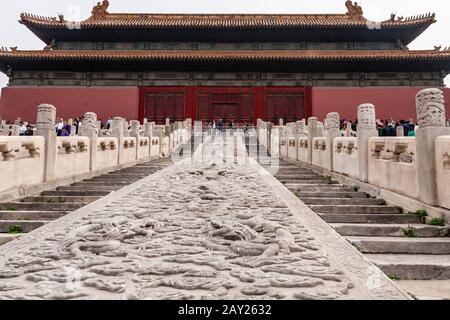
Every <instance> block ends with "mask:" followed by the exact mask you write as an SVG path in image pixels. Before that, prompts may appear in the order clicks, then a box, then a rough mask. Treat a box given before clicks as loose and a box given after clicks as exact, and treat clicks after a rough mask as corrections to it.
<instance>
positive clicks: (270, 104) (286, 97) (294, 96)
mask: <svg viewBox="0 0 450 320" xmlns="http://www.w3.org/2000/svg"><path fill="white" fill-rule="evenodd" d="M264 100H265V110H266V120H267V121H271V122H274V123H276V122H278V120H279V119H284V121H285V122H294V121H297V120H301V119H303V118H305V117H306V109H305V94H304V93H303V92H282V91H277V92H266V94H265V99H264Z"/></svg>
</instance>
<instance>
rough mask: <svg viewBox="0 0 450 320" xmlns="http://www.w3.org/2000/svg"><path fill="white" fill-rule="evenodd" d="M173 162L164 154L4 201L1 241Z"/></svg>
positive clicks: (44, 222)
mask: <svg viewBox="0 0 450 320" xmlns="http://www.w3.org/2000/svg"><path fill="white" fill-rule="evenodd" d="M169 165H171V160H170V159H169V158H161V159H157V160H153V161H149V162H145V163H141V164H137V165H135V166H133V167H129V168H125V169H121V170H118V171H114V172H111V173H108V174H104V175H101V176H98V177H94V178H92V179H89V180H84V181H81V182H77V183H74V184H72V185H70V186H65V187H59V188H57V189H56V190H52V191H44V192H42V193H41V194H39V195H36V196H32V197H25V198H22V199H18V200H17V201H13V202H7V203H0V245H2V244H4V243H6V242H8V241H11V240H13V239H15V238H17V237H20V236H21V235H22V234H23V233H27V232H30V231H33V230H35V229H37V228H39V227H41V226H43V225H44V224H46V223H48V222H49V221H52V220H55V219H58V218H60V217H62V216H64V215H66V214H68V213H69V212H71V211H74V210H77V209H79V208H81V207H84V206H86V205H87V204H89V203H91V202H93V201H96V200H98V199H100V198H102V197H104V196H106V195H108V194H110V193H111V192H114V191H116V190H118V189H121V188H123V187H124V186H127V185H129V184H132V183H133V182H136V181H138V180H140V179H142V178H144V177H146V176H148V175H151V174H153V173H155V172H157V171H159V170H161V169H163V168H165V167H166V166H169Z"/></svg>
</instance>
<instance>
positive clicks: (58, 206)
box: [0, 202, 86, 211]
mask: <svg viewBox="0 0 450 320" xmlns="http://www.w3.org/2000/svg"><path fill="white" fill-rule="evenodd" d="M85 205H86V204H85V203H45V202H6V203H0V211H3V210H4V211H25V210H31V211H74V210H77V209H78V208H81V207H84V206H85Z"/></svg>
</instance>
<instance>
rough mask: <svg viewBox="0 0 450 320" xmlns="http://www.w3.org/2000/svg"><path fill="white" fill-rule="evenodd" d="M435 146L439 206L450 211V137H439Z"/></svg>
mask: <svg viewBox="0 0 450 320" xmlns="http://www.w3.org/2000/svg"><path fill="white" fill-rule="evenodd" d="M435 144H436V156H435V157H436V176H437V192H438V199H439V205H440V206H441V207H444V208H447V209H450V136H441V137H438V138H437V139H436V141H435Z"/></svg>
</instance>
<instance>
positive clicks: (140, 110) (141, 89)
mask: <svg viewBox="0 0 450 320" xmlns="http://www.w3.org/2000/svg"><path fill="white" fill-rule="evenodd" d="M144 117H145V87H139V106H138V120H139V121H140V122H141V123H143V122H144Z"/></svg>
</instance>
